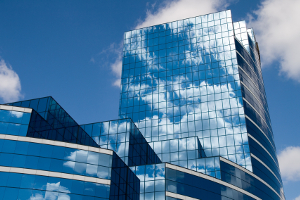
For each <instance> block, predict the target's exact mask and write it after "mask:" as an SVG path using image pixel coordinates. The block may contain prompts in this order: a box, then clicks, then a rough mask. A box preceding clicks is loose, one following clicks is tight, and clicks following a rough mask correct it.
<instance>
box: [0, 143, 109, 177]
mask: <svg viewBox="0 0 300 200" xmlns="http://www.w3.org/2000/svg"><path fill="white" fill-rule="evenodd" d="M0 165H1V166H6V167H19V168H27V169H37V170H46V171H55V172H63V173H68V174H77V175H83V176H91V177H96V178H102V179H110V178H111V167H112V155H107V154H100V153H96V152H92V151H85V150H79V149H73V148H67V147H60V146H53V145H46V144H38V143H31V142H22V141H14V140H3V139H1V140H0Z"/></svg>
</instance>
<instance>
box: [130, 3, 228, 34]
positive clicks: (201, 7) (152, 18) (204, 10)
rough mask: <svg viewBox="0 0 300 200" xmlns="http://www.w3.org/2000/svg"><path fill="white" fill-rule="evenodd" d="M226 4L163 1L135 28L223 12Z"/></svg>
mask: <svg viewBox="0 0 300 200" xmlns="http://www.w3.org/2000/svg"><path fill="white" fill-rule="evenodd" d="M227 6H228V4H227V3H226V1H225V0H210V1H207V0H177V1H165V2H164V3H163V4H162V6H161V7H160V8H159V9H158V10H157V11H156V12H150V11H148V12H147V16H146V19H145V20H144V21H142V22H140V23H139V24H138V25H137V26H136V27H135V28H142V27H147V26H153V25H156V24H162V23H166V22H171V21H175V20H179V19H185V18H188V17H194V16H198V15H203V14H208V13H212V12H216V11H221V10H224V9H225V8H226V7H227Z"/></svg>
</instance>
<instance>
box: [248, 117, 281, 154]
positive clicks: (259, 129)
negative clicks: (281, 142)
mask: <svg viewBox="0 0 300 200" xmlns="http://www.w3.org/2000/svg"><path fill="white" fill-rule="evenodd" d="M245 117H246V118H247V119H248V120H249V121H250V122H252V123H253V124H254V125H255V126H256V127H257V128H258V129H259V130H260V131H261V132H262V133H263V134H264V136H265V137H266V138H267V140H268V141H269V142H270V144H271V145H272V147H273V148H274V150H276V149H275V147H274V146H273V144H272V142H271V141H270V139H269V137H268V136H267V135H266V134H265V132H264V131H263V130H261V128H260V127H259V126H258V125H257V124H256V123H255V122H254V121H253V120H252V119H251V118H250V117H248V116H247V115H245Z"/></svg>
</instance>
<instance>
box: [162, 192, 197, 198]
mask: <svg viewBox="0 0 300 200" xmlns="http://www.w3.org/2000/svg"><path fill="white" fill-rule="evenodd" d="M166 196H167V197H173V198H176V199H182V200H200V199H195V198H192V197H188V196H184V195H181V194H175V193H173V192H168V191H167V192H166Z"/></svg>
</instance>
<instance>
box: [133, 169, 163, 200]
mask: <svg viewBox="0 0 300 200" xmlns="http://www.w3.org/2000/svg"><path fill="white" fill-rule="evenodd" d="M130 169H131V170H132V171H133V172H134V173H135V175H136V176H137V177H138V178H139V179H140V199H164V198H165V164H156V165H142V166H135V167H130Z"/></svg>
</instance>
